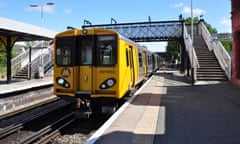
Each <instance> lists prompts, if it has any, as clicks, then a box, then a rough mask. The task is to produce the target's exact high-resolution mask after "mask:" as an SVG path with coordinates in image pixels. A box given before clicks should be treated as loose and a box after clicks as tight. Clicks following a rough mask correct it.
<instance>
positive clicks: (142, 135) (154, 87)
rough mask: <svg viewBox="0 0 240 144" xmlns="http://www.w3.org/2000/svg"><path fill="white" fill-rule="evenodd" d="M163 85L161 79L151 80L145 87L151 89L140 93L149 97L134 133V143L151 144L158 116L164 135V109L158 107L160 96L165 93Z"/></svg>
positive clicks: (162, 79)
mask: <svg viewBox="0 0 240 144" xmlns="http://www.w3.org/2000/svg"><path fill="white" fill-rule="evenodd" d="M163 84H164V78H163V77H161V78H160V79H158V80H156V79H153V82H151V83H150V84H149V85H147V86H146V87H148V86H150V87H151V89H147V88H146V90H145V91H143V92H141V93H145V94H146V95H147V96H150V100H149V102H148V104H147V105H146V106H145V110H144V113H143V115H142V117H141V119H140V121H139V122H138V125H137V127H136V129H135V131H134V133H135V134H136V138H135V140H134V141H135V142H136V143H149V144H150V143H153V141H154V136H155V134H156V127H157V125H158V117H159V115H161V120H160V126H161V133H164V131H165V113H164V112H165V108H164V107H160V100H161V94H162V93H165V91H164V90H165V89H164V88H163ZM159 93H160V94H159Z"/></svg>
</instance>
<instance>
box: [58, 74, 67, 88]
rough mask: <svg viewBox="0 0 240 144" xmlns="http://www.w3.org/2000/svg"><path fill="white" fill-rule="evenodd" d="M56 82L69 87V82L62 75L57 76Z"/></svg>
mask: <svg viewBox="0 0 240 144" xmlns="http://www.w3.org/2000/svg"><path fill="white" fill-rule="evenodd" d="M56 82H57V84H58V85H60V86H62V87H65V88H70V84H69V82H67V81H66V80H65V79H64V78H62V77H57V79H56Z"/></svg>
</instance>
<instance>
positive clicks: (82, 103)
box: [74, 98, 92, 119]
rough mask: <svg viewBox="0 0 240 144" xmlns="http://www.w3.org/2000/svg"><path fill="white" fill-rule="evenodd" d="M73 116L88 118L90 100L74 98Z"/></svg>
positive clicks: (90, 111)
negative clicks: (74, 108)
mask: <svg viewBox="0 0 240 144" xmlns="http://www.w3.org/2000/svg"><path fill="white" fill-rule="evenodd" d="M74 114H75V118H77V119H81V118H89V117H90V116H91V115H92V109H91V105H90V100H87V99H85V100H82V99H80V98H77V99H76V110H75V111H74Z"/></svg>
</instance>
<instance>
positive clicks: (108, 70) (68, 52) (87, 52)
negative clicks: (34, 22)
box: [54, 28, 160, 115]
mask: <svg viewBox="0 0 240 144" xmlns="http://www.w3.org/2000/svg"><path fill="white" fill-rule="evenodd" d="M54 53H55V55H54V93H55V94H56V95H57V96H59V97H61V98H64V99H66V100H68V101H71V102H75V103H76V106H77V107H78V108H79V109H80V110H79V111H80V112H81V113H82V114H83V115H90V114H91V113H92V111H93V108H94V110H101V111H102V112H113V111H114V110H115V109H116V107H117V104H118V102H119V100H121V99H122V98H123V97H124V95H125V94H126V93H127V92H129V91H130V90H132V89H133V88H135V87H136V86H137V85H138V84H139V83H141V82H142V81H143V80H144V79H145V78H147V77H148V76H149V75H151V74H152V73H153V72H154V71H155V70H157V69H158V66H159V62H160V61H159V60H160V59H159V57H158V56H157V55H155V54H154V53H152V52H150V51H149V50H147V49H146V48H143V47H140V46H139V45H138V44H136V43H135V42H133V41H131V40H129V39H127V38H125V37H123V36H122V35H120V34H119V33H118V32H115V31H113V30H106V29H100V28H88V29H71V30H66V31H64V32H61V33H59V34H57V35H56V36H55V39H54Z"/></svg>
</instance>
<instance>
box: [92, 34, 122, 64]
mask: <svg viewBox="0 0 240 144" xmlns="http://www.w3.org/2000/svg"><path fill="white" fill-rule="evenodd" d="M116 53H117V40H116V35H98V36H97V50H96V56H97V61H96V63H97V65H99V66H109V65H115V64H116V61H117V54H116Z"/></svg>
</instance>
